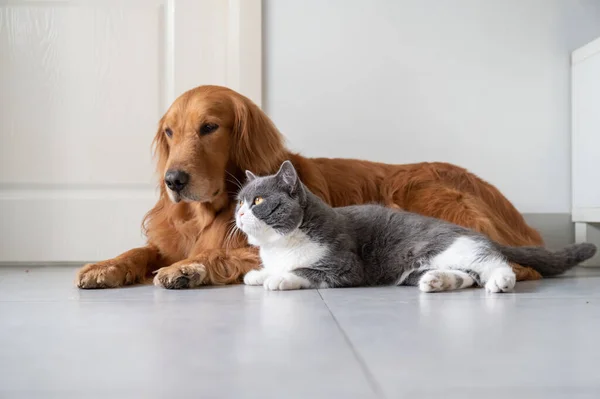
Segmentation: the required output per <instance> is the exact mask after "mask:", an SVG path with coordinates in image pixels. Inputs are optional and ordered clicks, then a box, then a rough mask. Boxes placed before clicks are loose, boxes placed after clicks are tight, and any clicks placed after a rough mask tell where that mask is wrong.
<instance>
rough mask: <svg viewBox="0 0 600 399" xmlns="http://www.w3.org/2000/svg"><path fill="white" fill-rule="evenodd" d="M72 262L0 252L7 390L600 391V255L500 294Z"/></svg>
mask: <svg viewBox="0 0 600 399" xmlns="http://www.w3.org/2000/svg"><path fill="white" fill-rule="evenodd" d="M74 272H75V269H74V268H73V267H35V268H24V267H7V266H2V267H0V398H61V399H63V398H87V397H102V398H143V399H145V398H148V399H150V398H261V399H267V398H285V399H287V398H378V397H385V398H399V397H407V398H410V399H416V398H428V397H436V398H443V399H444V398H450V399H451V398H471V397H472V398H486V399H490V398H512V399H517V398H527V399H536V398H544V399H551V398H569V399H575V398H600V269H595V270H594V269H578V270H576V271H574V272H572V273H570V274H569V275H567V276H564V277H561V278H556V279H552V280H545V281H540V282H528V283H520V284H518V286H517V290H516V292H515V293H511V294H500V295H486V294H485V292H483V290H475V289H472V290H467V291H463V292H454V293H441V294H421V293H419V292H418V291H417V290H416V289H414V288H407V287H385V288H356V289H336V290H334V289H330V290H319V291H316V290H310V291H309V290H307V291H290V292H266V291H264V290H263V289H262V288H259V287H245V286H228V287H218V288H205V289H197V290H186V291H167V290H164V289H159V288H155V287H153V286H150V285H145V286H136V287H130V288H123V289H114V290H94V291H80V290H77V289H76V288H74V287H73V285H72V280H73V276H74Z"/></svg>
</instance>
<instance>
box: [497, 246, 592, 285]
mask: <svg viewBox="0 0 600 399" xmlns="http://www.w3.org/2000/svg"><path fill="white" fill-rule="evenodd" d="M498 249H499V250H500V252H501V253H502V255H504V256H505V257H506V258H507V259H508V260H509V262H514V263H518V264H519V265H522V266H529V267H531V268H532V269H534V270H537V271H538V272H539V273H540V274H541V275H542V276H543V277H551V276H556V275H559V274H561V273H564V272H566V271H567V270H569V269H571V268H572V267H574V266H577V265H578V264H580V263H581V262H583V261H584V260H587V259H589V258H591V257H592V256H594V254H595V253H596V246H595V245H594V244H590V243H582V244H573V245H569V246H567V247H565V248H563V249H560V250H558V251H550V250H548V249H546V248H542V247H508V246H504V245H498Z"/></svg>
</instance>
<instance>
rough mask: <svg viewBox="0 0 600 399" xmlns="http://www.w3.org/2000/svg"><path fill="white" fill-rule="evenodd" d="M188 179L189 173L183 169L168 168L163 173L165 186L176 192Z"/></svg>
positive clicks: (181, 188)
mask: <svg viewBox="0 0 600 399" xmlns="http://www.w3.org/2000/svg"><path fill="white" fill-rule="evenodd" d="M189 181H190V175H188V174H187V173H185V172H184V171H183V170H169V171H167V173H166V174H165V183H166V185H167V187H169V188H170V189H171V190H173V191H175V192H176V193H178V192H180V191H181V190H183V189H184V188H185V186H186V185H187V184H188V182H189Z"/></svg>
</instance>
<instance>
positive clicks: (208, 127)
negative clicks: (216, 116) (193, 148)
mask: <svg viewBox="0 0 600 399" xmlns="http://www.w3.org/2000/svg"><path fill="white" fill-rule="evenodd" d="M218 128H219V125H217V124H216V123H203V124H202V126H200V134H201V135H203V136H204V135H205V134H210V133H212V132H214V131H215V130H217V129H218Z"/></svg>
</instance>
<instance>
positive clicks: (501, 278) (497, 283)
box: [485, 268, 517, 292]
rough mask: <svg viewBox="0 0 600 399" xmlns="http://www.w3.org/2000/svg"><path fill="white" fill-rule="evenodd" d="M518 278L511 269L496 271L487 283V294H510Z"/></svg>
mask: <svg viewBox="0 0 600 399" xmlns="http://www.w3.org/2000/svg"><path fill="white" fill-rule="evenodd" d="M516 281H517V278H516V276H515V272H513V271H512V269H509V268H501V269H496V270H494V272H493V273H492V275H491V276H490V278H489V280H488V282H487V283H485V290H486V291H487V292H508V291H512V290H513V288H515V284H516Z"/></svg>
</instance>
